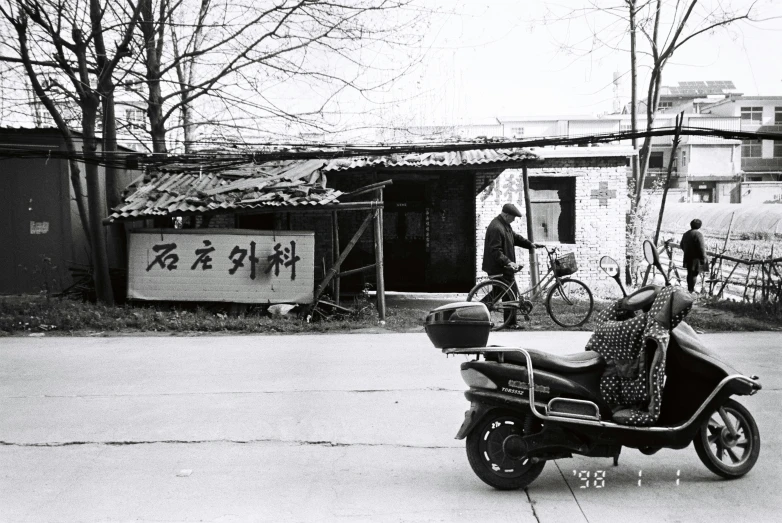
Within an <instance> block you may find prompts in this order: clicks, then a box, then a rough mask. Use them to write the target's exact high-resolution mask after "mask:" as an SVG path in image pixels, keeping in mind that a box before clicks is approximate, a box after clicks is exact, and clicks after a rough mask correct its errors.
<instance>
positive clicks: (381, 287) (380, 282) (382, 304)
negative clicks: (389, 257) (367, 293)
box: [374, 208, 386, 321]
mask: <svg viewBox="0 0 782 523" xmlns="http://www.w3.org/2000/svg"><path fill="white" fill-rule="evenodd" d="M382 213H383V209H382V208H380V209H378V210H376V211H375V219H374V222H375V269H376V274H377V314H378V317H379V318H380V321H385V320H386V284H385V280H384V279H383V214H382Z"/></svg>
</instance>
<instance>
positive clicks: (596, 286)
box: [475, 157, 629, 295]
mask: <svg viewBox="0 0 782 523" xmlns="http://www.w3.org/2000/svg"><path fill="white" fill-rule="evenodd" d="M528 173H529V176H530V177H542V176H556V177H572V178H574V179H575V244H554V243H549V244H547V245H549V246H551V245H558V246H560V247H561V249H562V252H563V253H566V252H574V253H575V254H576V259H577V260H578V266H579V270H578V272H577V273H576V274H575V275H573V277H574V278H577V279H579V280H581V281H583V282H584V283H586V284H587V285H588V286H589V287H590V288H591V289H592V290H593V292H596V293H597V294H599V295H616V293H617V292H618V287H617V286H616V284H615V283H613V281H611V280H609V278H608V277H607V276H606V275H605V274H604V273H603V272H602V271H601V270H600V267H599V262H600V258H601V256H604V255H608V256H611V257H612V258H614V259H616V260H617V261H619V262H620V264H622V265H623V264H624V259H625V252H626V247H625V231H626V225H625V223H626V222H625V215H626V214H627V212H628V210H629V202H628V199H627V197H626V194H627V174H626V173H627V168H626V159H625V158H622V157H607V158H594V157H589V158H583V157H582V158H555V159H547V160H544V161H542V162H539V163H535V164H531V165H530V167H529V169H528ZM475 187H476V194H477V196H476V198H475V213H476V227H475V245H476V249H475V252H476V257H475V274H476V281H477V280H479V279H482V278H483V277H484V276H485V273H484V272H483V271H482V270H481V264H482V263H483V243H484V237H485V234H486V228H487V227H488V225H489V223H490V222H491V220H492V219H493V218H494V217H496V216H497V215H498V214H499V213H500V211H501V209H502V205H503V204H504V203H507V202H511V203H515V204H516V206H517V207H518V208H519V210H520V211H521V212H522V213H523V214H524V213H526V209H525V203H524V191H523V184H522V171H521V169H506V170H504V171H503V172H501V173H500V174H499V175H491V174H479V175H478V176H476V180H475ZM512 227H513V229H514V230H515V231H516V232H517V233H519V234H521V235H522V236H524V237H528V235H527V226H526V216H523V217H522V218H518V219H516V221H515V222H514V223H513V224H512ZM536 254H537V257H538V264H539V267H540V269H539V272H540V274H541V276H542V275H543V274H545V271H546V255H545V253H544V252H543V251H542V250H541V251H537V253H536ZM516 258H517V261H520V262H522V263H524V265H525V266H526V268H525V270H523V271H522V272H520V273H519V274H518V276H517V280H518V283H519V287H520V288H521V289H522V290H523V289H525V288H527V287H528V286H529V267H528V266H529V256H528V254H527V251H526V250H524V249H517V250H516Z"/></svg>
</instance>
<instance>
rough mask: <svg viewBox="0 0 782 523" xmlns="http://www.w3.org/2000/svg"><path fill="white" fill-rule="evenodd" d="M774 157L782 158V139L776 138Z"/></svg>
mask: <svg viewBox="0 0 782 523" xmlns="http://www.w3.org/2000/svg"><path fill="white" fill-rule="evenodd" d="M774 158H782V140H774Z"/></svg>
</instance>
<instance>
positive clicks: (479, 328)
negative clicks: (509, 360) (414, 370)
mask: <svg viewBox="0 0 782 523" xmlns="http://www.w3.org/2000/svg"><path fill="white" fill-rule="evenodd" d="M425 329H426V334H427V336H429V339H430V340H431V341H432V344H433V345H434V346H435V347H437V348H438V349H455V348H469V347H485V346H486V342H487V341H488V340H489V331H491V317H490V316H489V310H488V309H487V308H486V305H484V304H483V303H480V302H467V301H465V302H458V303H449V304H448V305H443V306H442V307H437V308H436V309H434V310H433V311H432V312H430V313H429V314H428V315H427V317H426V326H425Z"/></svg>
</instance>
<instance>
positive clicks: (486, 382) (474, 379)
mask: <svg viewBox="0 0 782 523" xmlns="http://www.w3.org/2000/svg"><path fill="white" fill-rule="evenodd" d="M462 379H463V380H464V382H465V383H466V384H467V385H469V386H470V387H471V388H476V389H496V388H497V384H496V383H494V382H493V381H492V380H490V379H489V378H487V377H486V375H485V374H483V373H481V372H478V371H477V370H475V369H463V370H462Z"/></svg>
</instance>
